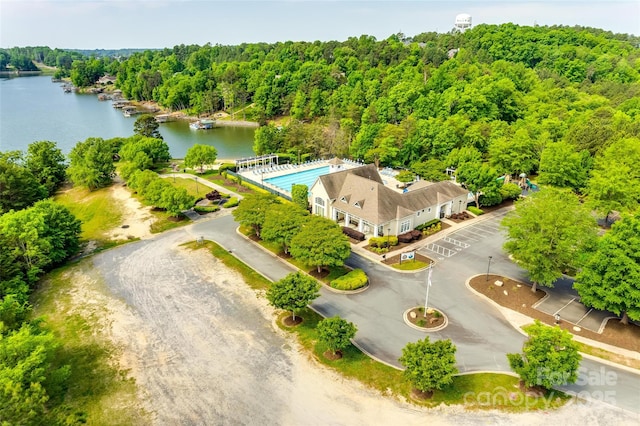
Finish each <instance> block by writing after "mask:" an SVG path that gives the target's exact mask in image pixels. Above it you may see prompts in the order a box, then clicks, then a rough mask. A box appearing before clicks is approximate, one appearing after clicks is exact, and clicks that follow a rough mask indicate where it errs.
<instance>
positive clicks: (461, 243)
mask: <svg viewBox="0 0 640 426" xmlns="http://www.w3.org/2000/svg"><path fill="white" fill-rule="evenodd" d="M442 240H443V241H446V242H448V243H451V244H453V245H454V246H458V247H462V248H467V247H469V244H467V243H465V242H462V241H459V240H456V239H453V238H451V237H444V238H443V239H442Z"/></svg>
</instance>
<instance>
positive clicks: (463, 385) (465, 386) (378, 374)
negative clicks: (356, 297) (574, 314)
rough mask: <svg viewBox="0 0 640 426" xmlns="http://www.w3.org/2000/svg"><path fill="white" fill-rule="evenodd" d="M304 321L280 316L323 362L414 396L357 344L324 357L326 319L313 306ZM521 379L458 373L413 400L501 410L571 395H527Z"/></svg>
mask: <svg viewBox="0 0 640 426" xmlns="http://www.w3.org/2000/svg"><path fill="white" fill-rule="evenodd" d="M299 314H300V316H302V317H303V318H304V321H303V322H302V323H301V324H300V325H298V326H295V327H286V326H284V325H282V321H281V320H282V318H284V317H286V316H290V315H291V313H290V312H283V313H281V314H280V315H279V317H278V321H277V323H278V325H279V326H280V328H282V329H283V330H286V331H287V332H289V333H295V334H296V335H297V336H298V340H299V342H300V343H301V344H302V345H303V346H304V347H305V349H307V350H308V351H309V352H310V353H312V354H313V356H314V358H315V359H316V360H317V361H319V362H320V363H322V364H324V365H326V366H328V367H330V368H333V369H334V370H336V371H338V372H340V373H341V374H343V375H344V376H346V377H349V378H353V379H357V380H359V381H360V382H362V383H364V384H365V385H367V386H369V387H371V388H374V389H377V390H378V391H380V392H381V393H382V394H392V395H395V396H402V397H404V398H407V399H408V398H410V393H411V390H412V386H411V384H410V383H409V382H408V381H407V380H406V379H405V378H404V375H403V372H402V371H400V370H398V369H395V368H393V367H389V366H388V365H385V364H382V363H380V362H377V361H375V360H373V359H372V358H370V357H369V356H368V355H366V354H364V353H363V352H361V351H360V350H359V349H358V348H356V347H355V346H353V345H349V347H347V349H345V350H343V351H342V353H343V357H342V358H341V359H338V360H335V361H332V360H328V359H327V358H325V357H324V355H323V353H324V352H325V351H326V350H327V347H326V346H324V345H322V344H321V343H319V342H318V335H317V332H316V326H317V324H318V322H319V321H320V320H321V319H322V317H321V316H320V315H318V314H317V313H315V312H314V311H312V310H311V309H309V308H305V309H303V310H301V311H300V312H299ZM518 382H519V380H518V379H517V378H516V377H513V376H511V375H508V374H490V373H482V374H470V375H462V376H456V377H455V378H454V380H453V383H452V384H451V385H450V386H448V387H446V388H445V389H443V390H441V391H435V392H434V394H433V398H432V399H430V400H425V401H416V400H413V399H411V401H412V402H414V403H416V404H418V405H423V406H426V407H435V406H437V405H440V404H446V405H464V406H465V407H466V408H470V409H500V410H503V411H509V412H524V411H531V410H545V409H552V408H557V407H560V406H562V405H564V404H565V402H567V401H568V400H569V399H570V397H569V396H567V395H565V394H564V393H562V392H559V391H551V392H549V393H548V394H547V395H545V396H543V397H539V398H535V397H532V396H527V395H525V393H523V392H522V391H521V390H520V389H519V386H518Z"/></svg>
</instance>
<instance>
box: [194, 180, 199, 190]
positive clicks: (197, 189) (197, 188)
mask: <svg viewBox="0 0 640 426" xmlns="http://www.w3.org/2000/svg"><path fill="white" fill-rule="evenodd" d="M194 178H195V180H196V194H199V192H198V176H194Z"/></svg>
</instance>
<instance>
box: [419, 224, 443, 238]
mask: <svg viewBox="0 0 640 426" xmlns="http://www.w3.org/2000/svg"><path fill="white" fill-rule="evenodd" d="M441 230H442V223H440V222H438V223H436V224H434V225H431V226H430V227H428V228H425V229H423V230H422V235H424V236H425V237H426V236H428V235H433V234H435V233H436V232H439V231H441Z"/></svg>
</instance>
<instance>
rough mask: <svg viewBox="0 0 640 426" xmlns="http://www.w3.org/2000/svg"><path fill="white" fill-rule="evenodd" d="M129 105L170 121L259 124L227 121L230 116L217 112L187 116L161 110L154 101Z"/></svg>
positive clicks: (231, 125)
mask: <svg viewBox="0 0 640 426" xmlns="http://www.w3.org/2000/svg"><path fill="white" fill-rule="evenodd" d="M131 105H133V106H136V107H137V108H140V109H142V110H144V111H146V112H147V113H148V114H153V115H154V116H155V115H167V116H168V117H170V119H171V120H172V121H178V120H181V121H188V122H193V121H198V120H205V119H207V120H215V122H216V124H215V125H216V127H254V128H258V127H260V123H258V122H257V121H247V120H227V119H226V118H227V117H230V115H229V114H228V113H226V112H223V111H218V112H216V113H214V114H211V115H206V116H202V117H198V116H193V115H187V114H186V113H185V112H184V111H173V112H172V111H170V110H168V109H165V108H162V107H161V106H160V105H158V103H157V102H155V101H142V102H139V101H131Z"/></svg>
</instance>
